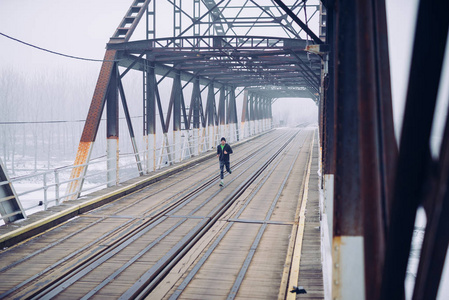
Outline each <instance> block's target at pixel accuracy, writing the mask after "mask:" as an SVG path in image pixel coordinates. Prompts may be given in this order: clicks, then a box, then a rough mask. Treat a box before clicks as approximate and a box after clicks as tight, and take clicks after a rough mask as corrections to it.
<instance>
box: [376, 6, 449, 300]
mask: <svg viewBox="0 0 449 300" xmlns="http://www.w3.org/2000/svg"><path fill="white" fill-rule="evenodd" d="M448 11H449V2H448V1H444V0H442V1H437V0H435V1H420V3H419V6H418V16H417V23H416V31H415V39H414V45H413V54H412V60H411V67H410V76H409V84H408V90H407V100H406V105H405V112H404V118H403V126H402V134H401V140H400V147H399V156H398V162H397V170H396V176H395V185H394V194H393V195H394V196H393V203H392V210H391V215H390V224H389V228H388V238H387V249H386V257H385V264H384V272H383V276H382V289H381V291H382V293H381V297H383V298H386V297H388V298H390V299H402V298H403V297H404V279H405V274H406V269H407V262H408V257H409V252H410V244H411V240H412V235H413V231H414V222H415V216H416V210H417V208H418V207H419V205H420V204H422V202H423V199H424V197H425V195H426V193H428V188H429V182H428V178H429V173H428V172H427V171H428V168H429V165H430V164H432V163H433V162H432V160H431V156H430V149H429V145H430V141H429V139H430V133H431V128H432V123H433V116H434V112H435V104H436V99H437V94H438V88H439V82H440V75H441V69H442V65H443V58H444V52H445V47H446V40H447V34H448V26H449V14H448V13H447V12H448ZM423 45H432V47H423ZM423 74H424V75H425V76H423ZM446 218H447V216H446ZM430 221H431V220H430ZM418 277H419V275H418ZM421 288H423V289H426V287H420V289H421ZM431 290H432V288H430V290H428V291H431ZM431 292H433V293H434V294H435V293H436V291H431ZM430 299H432V298H430Z"/></svg>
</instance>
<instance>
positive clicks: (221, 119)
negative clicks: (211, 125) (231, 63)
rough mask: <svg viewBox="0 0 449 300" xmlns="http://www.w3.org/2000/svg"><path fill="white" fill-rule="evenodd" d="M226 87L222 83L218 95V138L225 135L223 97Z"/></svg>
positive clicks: (224, 100) (224, 105)
mask: <svg viewBox="0 0 449 300" xmlns="http://www.w3.org/2000/svg"><path fill="white" fill-rule="evenodd" d="M225 94H226V89H225V87H224V86H223V85H222V86H221V88H220V97H219V99H218V124H219V125H218V126H219V128H218V135H219V138H221V137H222V136H226V114H227V111H226V99H225Z"/></svg>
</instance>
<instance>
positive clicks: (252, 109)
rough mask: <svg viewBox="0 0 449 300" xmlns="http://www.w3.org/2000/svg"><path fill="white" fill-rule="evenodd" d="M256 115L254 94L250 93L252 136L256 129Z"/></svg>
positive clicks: (250, 130)
mask: <svg viewBox="0 0 449 300" xmlns="http://www.w3.org/2000/svg"><path fill="white" fill-rule="evenodd" d="M254 124H255V115H254V94H253V93H251V94H249V135H250V136H252V135H254V133H255V130H254Z"/></svg>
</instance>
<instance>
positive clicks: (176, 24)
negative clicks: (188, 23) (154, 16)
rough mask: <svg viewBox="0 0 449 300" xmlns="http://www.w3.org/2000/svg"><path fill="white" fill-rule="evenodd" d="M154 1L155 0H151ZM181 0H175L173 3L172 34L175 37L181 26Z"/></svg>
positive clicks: (178, 33)
mask: <svg viewBox="0 0 449 300" xmlns="http://www.w3.org/2000/svg"><path fill="white" fill-rule="evenodd" d="M153 1H155V0H153ZM181 3H182V1H181V0H175V1H174V3H173V36H174V37H176V36H178V35H180V34H181V31H182V28H181V27H182V26H181V21H182V10H181V9H182V7H181Z"/></svg>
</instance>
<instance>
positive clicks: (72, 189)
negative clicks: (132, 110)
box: [66, 50, 116, 200]
mask: <svg viewBox="0 0 449 300" xmlns="http://www.w3.org/2000/svg"><path fill="white" fill-rule="evenodd" d="M115 58H116V51H115V50H107V51H106V53H105V56H104V62H103V64H102V65H101V69H100V75H99V77H98V80H97V84H96V86H95V91H94V95H93V97H92V102H91V104H90V107H89V112H88V114H87V118H86V123H85V124H84V129H83V133H82V135H81V140H80V143H79V146H78V151H77V153H76V158H75V162H74V163H73V164H74V167H73V170H72V172H71V174H70V179H71V180H72V181H71V182H70V183H69V185H68V187H67V192H66V195H69V196H67V198H66V199H67V200H75V199H77V198H78V196H79V194H80V193H81V188H82V186H83V182H84V176H85V174H86V172H87V165H85V164H86V163H88V162H89V159H90V155H91V154H92V149H93V145H94V142H95V138H96V136H97V132H98V126H99V125H100V120H101V115H102V113H103V109H104V104H105V99H106V93H107V90H108V86H109V81H110V79H111V76H113V73H112V69H113V65H114V62H113V61H114V60H115Z"/></svg>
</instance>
